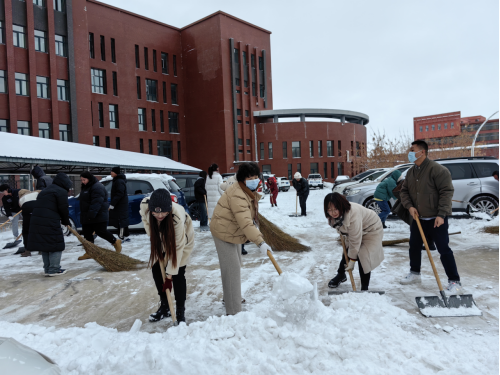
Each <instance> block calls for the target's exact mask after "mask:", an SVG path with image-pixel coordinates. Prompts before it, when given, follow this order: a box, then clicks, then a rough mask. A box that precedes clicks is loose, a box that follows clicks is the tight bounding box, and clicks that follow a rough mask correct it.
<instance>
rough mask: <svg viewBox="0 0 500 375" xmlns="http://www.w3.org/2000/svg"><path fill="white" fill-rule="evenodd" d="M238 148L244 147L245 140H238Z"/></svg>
mask: <svg viewBox="0 0 500 375" xmlns="http://www.w3.org/2000/svg"><path fill="white" fill-rule="evenodd" d="M238 146H243V139H241V138H238Z"/></svg>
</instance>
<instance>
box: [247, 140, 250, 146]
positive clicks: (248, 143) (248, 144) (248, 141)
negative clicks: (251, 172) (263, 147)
mask: <svg viewBox="0 0 500 375" xmlns="http://www.w3.org/2000/svg"><path fill="white" fill-rule="evenodd" d="M247 146H248V147H250V139H247Z"/></svg>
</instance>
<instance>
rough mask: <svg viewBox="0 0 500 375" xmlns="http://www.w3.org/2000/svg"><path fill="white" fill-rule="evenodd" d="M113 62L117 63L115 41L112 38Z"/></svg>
mask: <svg viewBox="0 0 500 375" xmlns="http://www.w3.org/2000/svg"><path fill="white" fill-rule="evenodd" d="M111 62H112V63H116V51H115V39H114V38H111Z"/></svg>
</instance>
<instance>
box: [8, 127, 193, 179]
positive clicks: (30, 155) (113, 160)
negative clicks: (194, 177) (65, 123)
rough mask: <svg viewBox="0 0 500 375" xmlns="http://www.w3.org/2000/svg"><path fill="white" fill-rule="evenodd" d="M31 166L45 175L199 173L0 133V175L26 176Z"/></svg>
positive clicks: (136, 156) (155, 160)
mask: <svg viewBox="0 0 500 375" xmlns="http://www.w3.org/2000/svg"><path fill="white" fill-rule="evenodd" d="M35 165H39V166H41V167H42V168H43V169H44V170H45V172H46V173H47V174H55V173H57V172H64V173H69V174H76V173H81V172H83V171H86V170H89V171H90V172H92V173H94V174H99V173H101V172H103V171H106V172H109V169H110V168H112V167H116V166H119V167H121V168H122V169H125V170H126V171H127V172H133V171H135V172H153V171H156V172H160V171H161V172H191V173H193V172H196V173H197V172H199V171H200V170H199V169H197V168H194V167H191V166H189V165H186V164H182V163H179V162H177V161H174V160H172V159H169V158H167V157H164V156H156V155H148V154H141V153H137V152H131V151H122V150H114V149H111V148H105V147H96V146H91V145H85V144H80V143H73V142H63V141H56V140H53V139H46V138H38V137H31V136H26V135H19V134H12V133H5V132H0V173H8V174H22V173H29V172H30V170H31V168H32V167H33V166H35Z"/></svg>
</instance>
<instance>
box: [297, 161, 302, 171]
mask: <svg viewBox="0 0 500 375" xmlns="http://www.w3.org/2000/svg"><path fill="white" fill-rule="evenodd" d="M297 172H299V173H302V165H301V164H300V163H297Z"/></svg>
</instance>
